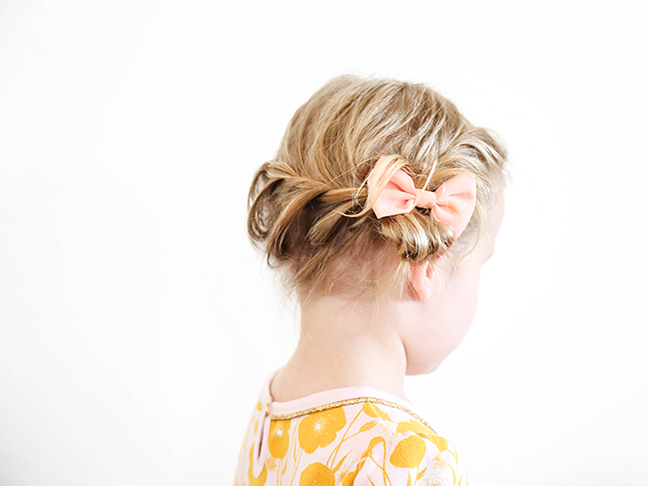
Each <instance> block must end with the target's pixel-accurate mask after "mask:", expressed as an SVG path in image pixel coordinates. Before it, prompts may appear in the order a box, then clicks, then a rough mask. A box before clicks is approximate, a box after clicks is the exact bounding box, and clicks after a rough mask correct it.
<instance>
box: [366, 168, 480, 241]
mask: <svg viewBox="0 0 648 486" xmlns="http://www.w3.org/2000/svg"><path fill="white" fill-rule="evenodd" d="M391 159H392V157H381V159H379V160H378V162H376V165H375V166H374V168H373V169H372V170H371V172H370V173H369V177H368V179H367V187H368V190H369V200H370V201H373V203H372V205H371V208H372V209H373V211H374V213H375V214H376V217H377V218H383V217H385V216H391V215H394V214H403V213H409V212H410V211H412V209H414V207H419V208H429V209H430V212H431V215H432V217H434V219H436V220H437V221H441V222H442V223H445V224H447V225H448V226H450V227H451V228H452V229H453V230H454V237H455V239H456V238H458V237H459V235H460V234H461V233H462V232H463V230H464V229H465V228H466V226H467V225H468V221H470V217H471V216H472V213H473V210H474V209H475V197H476V192H477V188H476V182H475V177H474V176H473V175H472V174H470V173H464V174H459V175H456V176H454V177H452V178H451V179H449V180H447V181H446V182H444V183H443V184H441V185H440V186H439V187H438V188H437V189H436V191H426V190H424V189H417V188H416V187H414V181H413V180H412V178H411V177H410V176H409V175H407V173H406V172H405V171H403V170H402V169H397V170H394V168H395V167H394V166H392V167H389V161H390V160H391Z"/></svg>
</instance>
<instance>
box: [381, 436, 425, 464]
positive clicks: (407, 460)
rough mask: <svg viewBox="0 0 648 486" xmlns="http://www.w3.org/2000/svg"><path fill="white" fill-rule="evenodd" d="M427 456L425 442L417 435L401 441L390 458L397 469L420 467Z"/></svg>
mask: <svg viewBox="0 0 648 486" xmlns="http://www.w3.org/2000/svg"><path fill="white" fill-rule="evenodd" d="M423 456H425V441H424V440H423V439H421V438H420V437H418V436H416V435H410V436H409V437H407V438H406V439H403V440H401V441H400V442H399V443H398V444H397V445H396V447H395V448H394V452H392V453H391V456H390V457H389V462H391V463H392V464H393V465H394V466H396V467H418V466H419V464H421V460H423Z"/></svg>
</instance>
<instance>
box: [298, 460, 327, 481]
mask: <svg viewBox="0 0 648 486" xmlns="http://www.w3.org/2000/svg"><path fill="white" fill-rule="evenodd" d="M299 486H335V475H334V474H333V471H331V470H330V469H329V468H328V467H326V466H325V465H324V464H322V463H321V462H314V463H313V464H310V465H309V466H308V467H307V468H306V469H304V471H303V472H302V473H301V476H299Z"/></svg>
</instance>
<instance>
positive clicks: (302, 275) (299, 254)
mask: <svg viewBox="0 0 648 486" xmlns="http://www.w3.org/2000/svg"><path fill="white" fill-rule="evenodd" d="M386 157H387V159H388V161H389V164H390V165H391V166H392V167H393V168H395V167H396V166H397V167H399V168H401V169H402V170H403V171H405V172H406V173H407V174H408V175H409V176H410V177H411V178H412V180H413V181H414V184H415V186H416V188H419V189H425V190H428V191H434V190H436V189H437V188H438V187H439V186H440V185H441V184H443V183H444V182H446V181H447V180H449V179H451V178H452V177H454V176H456V175H458V174H464V173H468V174H471V175H472V176H474V179H475V181H476V203H475V209H474V212H473V214H472V217H471V218H470V221H469V222H468V225H467V227H466V229H465V230H464V231H463V232H462V233H461V234H460V235H459V236H458V238H456V239H455V234H454V231H453V229H452V228H451V227H450V226H449V225H448V224H446V223H444V222H442V221H439V220H437V219H435V218H434V217H432V216H431V214H430V210H429V209H424V208H423V209H422V208H414V209H413V210H412V211H410V212H407V213H403V214H396V215H390V216H387V217H381V218H378V217H377V216H376V214H375V213H374V211H372V210H371V208H370V207H368V188H367V178H368V175H369V174H370V171H371V170H372V169H373V168H374V166H375V165H376V162H377V161H378V160H383V161H385V160H387V159H386ZM505 159H506V151H505V148H504V147H503V145H502V143H501V142H500V141H499V140H498V138H497V136H496V135H495V134H494V133H493V132H491V131H489V130H487V129H484V128H480V127H475V126H473V125H472V124H470V123H469V122H468V120H466V119H465V118H464V116H463V115H462V114H461V113H460V112H459V111H458V110H457V108H456V107H455V106H454V104H452V103H451V102H450V101H448V100H447V99H445V98H444V97H442V96H441V95H439V94H438V93H436V92H435V91H433V90H432V89H431V88H429V87H427V86H425V85H423V84H413V83H408V82H402V81H396V80H391V79H362V78H360V77H357V76H351V75H346V76H340V77H337V78H335V79H332V80H331V81H329V82H328V83H326V84H325V85H324V86H323V87H322V88H321V89H320V90H318V91H317V92H316V93H315V94H314V95H313V96H312V97H311V98H310V99H309V100H308V101H307V102H306V103H305V104H304V105H302V106H301V107H300V108H299V109H298V110H297V112H296V113H295V115H294V116H293V118H292V120H291V121H290V123H289V125H288V128H287V130H286V132H285V135H284V138H283V141H282V143H281V146H280V147H279V150H278V151H277V153H276V155H275V157H274V158H273V159H272V160H271V161H269V162H266V163H264V164H263V165H262V166H261V167H260V168H259V170H258V171H257V173H256V175H255V177H254V181H253V183H252V186H251V188H250V194H249V203H250V211H249V219H248V230H249V234H250V237H251V238H252V240H253V241H254V242H256V243H257V244H260V245H261V246H262V247H263V248H264V250H265V253H266V255H267V259H268V263H269V264H270V265H271V266H272V267H276V268H279V269H281V270H282V275H283V277H284V282H285V283H286V284H287V285H288V287H289V288H290V289H292V290H295V291H296V292H297V295H298V297H299V298H300V301H301V302H302V304H303V303H305V302H309V301H313V300H317V299H319V298H320V297H324V296H330V295H345V296H348V297H349V298H353V299H360V300H364V299H375V298H378V297H381V296H384V295H386V294H387V293H389V292H390V291H392V290H394V289H395V288H398V289H400V291H402V290H403V289H404V288H405V284H406V282H408V279H409V277H410V270H411V269H412V268H415V267H419V266H420V264H422V263H423V262H428V263H429V266H430V268H435V265H439V264H440V263H439V262H440V261H441V259H438V258H437V257H439V256H452V257H453V258H457V257H460V256H464V255H465V254H466V253H467V250H469V249H471V248H473V247H474V246H475V245H476V244H477V242H478V240H479V238H480V236H481V235H482V233H483V230H484V228H485V227H486V225H487V223H488V219H489V218H488V216H489V213H490V211H491V210H492V208H493V207H494V206H495V204H496V202H497V194H498V193H500V192H501V189H502V188H503V183H504V182H503V181H504V178H503V177H502V176H503V173H504V163H505ZM443 260H447V259H443Z"/></svg>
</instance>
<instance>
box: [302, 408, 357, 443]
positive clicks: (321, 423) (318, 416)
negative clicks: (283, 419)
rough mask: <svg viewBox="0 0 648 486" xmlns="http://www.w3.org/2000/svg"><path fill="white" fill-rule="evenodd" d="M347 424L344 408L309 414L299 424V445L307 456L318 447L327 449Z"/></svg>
mask: <svg viewBox="0 0 648 486" xmlns="http://www.w3.org/2000/svg"><path fill="white" fill-rule="evenodd" d="M345 424H346V417H345V414H344V409H343V408H342V407H335V408H330V409H328V410H323V411H321V412H314V413H311V414H308V415H306V416H305V417H304V418H303V419H302V420H301V422H299V428H298V434H299V435H298V437H299V445H300V446H301V448H302V449H303V450H304V452H305V453H306V454H312V453H313V452H315V449H317V448H318V447H326V446H327V445H329V444H330V443H331V442H333V441H334V440H335V436H336V435H337V433H338V432H339V431H340V430H342V428H343V427H344V425H345Z"/></svg>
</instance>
